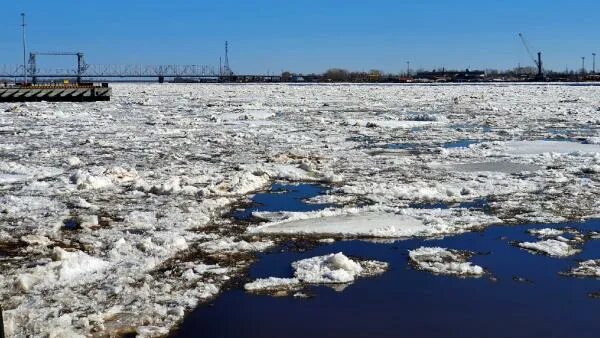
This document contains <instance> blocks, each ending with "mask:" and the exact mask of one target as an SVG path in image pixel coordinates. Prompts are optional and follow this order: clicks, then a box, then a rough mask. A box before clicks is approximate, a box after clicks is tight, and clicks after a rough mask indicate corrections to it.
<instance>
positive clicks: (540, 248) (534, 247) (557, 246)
mask: <svg viewBox="0 0 600 338" xmlns="http://www.w3.org/2000/svg"><path fill="white" fill-rule="evenodd" d="M560 239H563V238H558V239H546V240H543V241H539V242H522V243H519V244H518V245H519V246H520V247H521V248H524V249H528V250H531V251H535V252H539V253H543V254H546V255H548V256H554V257H567V256H572V255H574V254H576V253H578V252H579V251H580V250H579V249H577V248H575V247H574V246H573V245H572V244H570V243H568V242H566V241H565V240H560Z"/></svg>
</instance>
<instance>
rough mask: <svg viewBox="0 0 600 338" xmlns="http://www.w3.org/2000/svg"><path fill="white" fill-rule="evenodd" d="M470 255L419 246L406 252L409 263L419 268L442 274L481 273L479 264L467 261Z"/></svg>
mask: <svg viewBox="0 0 600 338" xmlns="http://www.w3.org/2000/svg"><path fill="white" fill-rule="evenodd" d="M471 255H472V254H471V253H467V252H461V251H457V250H449V249H445V248H439V247H420V248H418V249H414V250H410V251H409V252H408V257H409V258H410V261H411V263H412V264H414V266H415V267H417V268H418V269H420V270H425V271H429V272H433V273H436V274H443V275H457V276H474V277H478V276H481V275H483V274H484V273H485V271H484V270H483V268H482V267H481V266H479V265H475V264H472V263H471V262H468V261H467V260H468V259H469V258H470V257H471Z"/></svg>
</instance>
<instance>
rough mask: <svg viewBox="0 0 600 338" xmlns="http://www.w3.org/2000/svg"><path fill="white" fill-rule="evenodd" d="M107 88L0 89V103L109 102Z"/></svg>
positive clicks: (109, 89)
mask: <svg viewBox="0 0 600 338" xmlns="http://www.w3.org/2000/svg"><path fill="white" fill-rule="evenodd" d="M111 93H112V90H111V88H109V87H91V86H90V87H77V86H73V87H69V86H65V87H56V86H32V87H12V88H11V87H6V88H2V87H0V102H39V101H65V102H86V101H110V95H111Z"/></svg>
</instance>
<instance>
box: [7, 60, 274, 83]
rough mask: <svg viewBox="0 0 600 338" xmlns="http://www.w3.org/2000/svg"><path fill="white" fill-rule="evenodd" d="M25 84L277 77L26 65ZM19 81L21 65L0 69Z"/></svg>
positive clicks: (204, 68)
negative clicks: (51, 81)
mask: <svg viewBox="0 0 600 338" xmlns="http://www.w3.org/2000/svg"><path fill="white" fill-rule="evenodd" d="M27 68H28V69H27V77H28V79H29V80H28V81H31V82H34V83H35V82H38V81H43V79H76V80H77V81H85V80H100V79H106V80H110V79H113V80H114V79H121V80H134V79H138V80H148V81H153V80H157V81H158V82H161V83H162V82H164V81H165V79H175V80H176V81H181V82H195V81H198V82H200V81H206V82H208V81H210V82H276V81H279V80H280V78H281V77H280V76H279V75H264V74H232V73H230V72H228V73H225V72H223V71H222V70H221V71H220V70H219V69H218V68H215V67H213V66H208V65H103V64H85V66H78V67H77V69H40V68H38V67H37V66H36V67H33V66H32V64H30V65H29V66H28V67H27ZM22 78H23V66H22V65H17V66H7V65H4V66H0V79H5V80H9V79H15V81H20V80H22Z"/></svg>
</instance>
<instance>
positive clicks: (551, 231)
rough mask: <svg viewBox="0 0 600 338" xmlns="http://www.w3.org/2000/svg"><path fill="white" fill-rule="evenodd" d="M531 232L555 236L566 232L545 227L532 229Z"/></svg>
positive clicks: (541, 235)
mask: <svg viewBox="0 0 600 338" xmlns="http://www.w3.org/2000/svg"><path fill="white" fill-rule="evenodd" d="M528 232H529V233H530V234H532V235H534V236H538V237H555V236H560V235H562V234H564V233H565V232H564V231H562V230H558V229H552V228H543V229H530V230H529V231H528Z"/></svg>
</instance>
